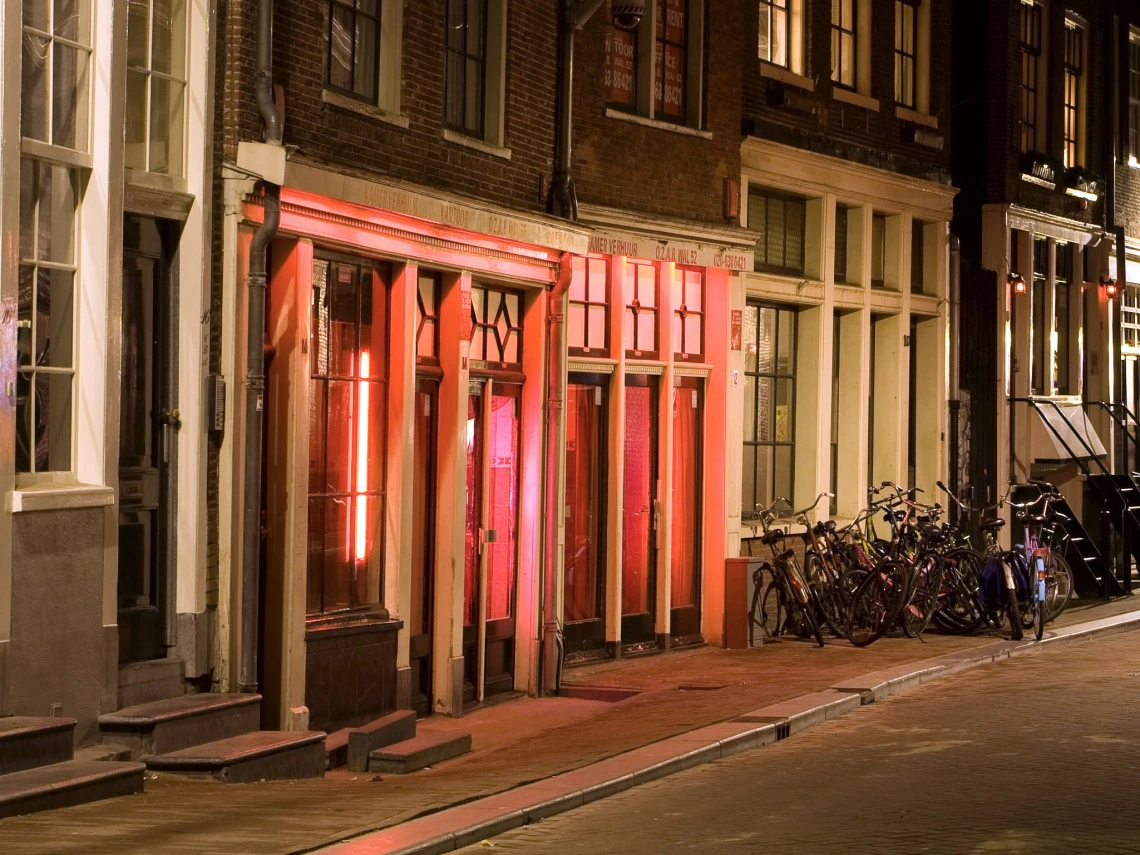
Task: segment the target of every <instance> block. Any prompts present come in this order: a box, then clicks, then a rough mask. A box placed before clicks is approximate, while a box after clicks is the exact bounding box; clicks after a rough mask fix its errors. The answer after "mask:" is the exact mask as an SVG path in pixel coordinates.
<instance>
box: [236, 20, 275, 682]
mask: <svg viewBox="0 0 1140 855" xmlns="http://www.w3.org/2000/svg"><path fill="white" fill-rule="evenodd" d="M257 108H258V110H259V111H260V112H261V120H262V122H263V123H264V125H265V128H264V133H263V138H264V140H265V142H267V143H270V144H272V145H280V144H281V116H280V114H279V113H278V112H277V107H276V105H275V104H274V103H273V0H258V4H257ZM263 187H264V191H265V217H264V219H263V220H262V223H261V227H260V228H259V229H258V230H257V232H256V233H255V234H254V236H253V241H252V242H251V244H250V247H249V277H248V284H247V289H248V290H247V316H248V325H247V328H246V382H245V388H246V392H245V478H244V493H243V495H244V496H245V501H244V505H243V509H242V579H241V672H240V675H239V682H238V691H241V692H256V691H257V638H258V626H257V605H258V599H259V592H258V577H259V575H260V569H261V464H262V460H261V450H262V449H261V442H262V441H261V436H262V423H263V420H264V410H265V286H266V265H265V254H266V252H267V251H268V249H269V245H270V244H271V243H272V242H273V239H274V237H276V236H277V227H278V224H279V223H280V220H281V188H280V187H279V186H277V185H276V184H270V183H268V182H266V183H264V185H263Z"/></svg>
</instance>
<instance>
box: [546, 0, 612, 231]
mask: <svg viewBox="0 0 1140 855" xmlns="http://www.w3.org/2000/svg"><path fill="white" fill-rule="evenodd" d="M599 5H600V4H599ZM595 8H597V7H596V6H595ZM591 11H592V10H591ZM578 23H579V17H578V3H577V0H562V2H561V14H560V16H559V23H558V90H557V93H556V101H555V115H556V122H557V125H556V128H555V137H554V182H553V186H552V188H551V193H550V210H551V213H553V214H554V215H556V216H559V217H564V218H565V219H567V220H576V219H578V195H577V193H576V191H575V189H574V179H573V178H572V177H571V176H570V132H571V127H572V119H571V100H572V98H573V80H574V31H575V30H577V29H578Z"/></svg>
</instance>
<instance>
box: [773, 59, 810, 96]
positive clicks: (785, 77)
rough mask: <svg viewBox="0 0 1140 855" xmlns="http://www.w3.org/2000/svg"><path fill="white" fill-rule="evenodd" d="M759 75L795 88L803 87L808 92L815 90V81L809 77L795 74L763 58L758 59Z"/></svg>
mask: <svg viewBox="0 0 1140 855" xmlns="http://www.w3.org/2000/svg"><path fill="white" fill-rule="evenodd" d="M760 76H761V77H767V78H768V79H769V80H776V81H779V82H780V83H783V84H786V85H788V86H795V87H796V88H797V89H805V90H807V91H808V92H814V91H815V81H814V80H812V79H811V78H810V77H804V76H803V75H802V74H796V73H795V72H794V71H792V70H791V69H788V68H784V67H783V66H782V65H773V64H772V63H770V62H765V61H764V60H760Z"/></svg>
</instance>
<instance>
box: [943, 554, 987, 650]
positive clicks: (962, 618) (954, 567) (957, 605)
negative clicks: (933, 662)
mask: <svg viewBox="0 0 1140 855" xmlns="http://www.w3.org/2000/svg"><path fill="white" fill-rule="evenodd" d="M984 564H985V559H984V558H983V557H982V556H981V555H980V554H979V553H977V552H975V551H974V550H972V549H967V548H962V549H954V550H951V551H950V552H948V553H947V554H946V555H945V556H943V559H942V593H941V596H940V600H939V607H938V610H937V611H936V612H935V613H934V622H935V623H936V624H937V626H938V628H939V629H941V630H943V631H945V632H950V633H954V634H965V633H968V632H973V631H974V630H975V629H977V628H978V626H979V625H980V624H981V623H982V621H983V620H985V616H986V615H985V610H984V609H983V607H982V600H983V598H982V594H981V581H980V579H981V568H982V566H983V565H984Z"/></svg>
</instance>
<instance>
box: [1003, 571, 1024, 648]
mask: <svg viewBox="0 0 1140 855" xmlns="http://www.w3.org/2000/svg"><path fill="white" fill-rule="evenodd" d="M1005 613H1006V615H1007V616H1008V617H1009V629H1010V633H1009V636H1010V638H1011V639H1012V640H1013V641H1021V639H1023V638H1024V637H1025V629H1024V628H1023V627H1022V625H1021V606H1020V604H1019V603H1018V602H1017V585H1014V586H1013V587H1012V588H1011V587H1009V586H1006V589H1005Z"/></svg>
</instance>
